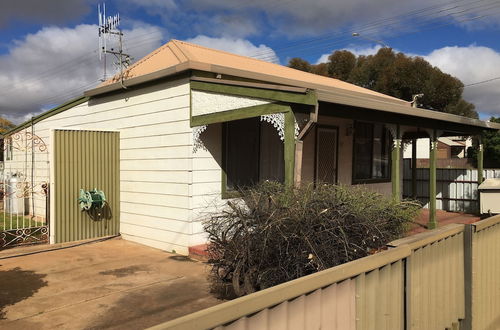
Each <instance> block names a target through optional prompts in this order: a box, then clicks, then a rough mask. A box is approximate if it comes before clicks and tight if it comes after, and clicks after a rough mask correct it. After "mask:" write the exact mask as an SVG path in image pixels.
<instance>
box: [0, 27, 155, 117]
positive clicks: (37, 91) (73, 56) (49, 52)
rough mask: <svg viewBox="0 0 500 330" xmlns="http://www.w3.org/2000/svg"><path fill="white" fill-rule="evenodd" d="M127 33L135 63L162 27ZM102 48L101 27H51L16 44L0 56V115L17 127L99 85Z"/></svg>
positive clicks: (126, 41) (129, 47) (127, 48)
mask: <svg viewBox="0 0 500 330" xmlns="http://www.w3.org/2000/svg"><path fill="white" fill-rule="evenodd" d="M124 33H125V45H126V46H127V47H126V48H125V50H126V51H129V52H130V53H131V55H133V57H135V58H136V59H138V58H141V57H143V56H144V55H145V54H147V53H148V52H150V51H151V50H153V49H155V48H157V47H159V46H160V44H161V40H162V31H161V30H160V29H159V28H157V27H153V26H149V25H144V24H136V26H133V27H132V28H131V29H130V30H125V31H124ZM97 48H98V40H97V27H96V26H95V25H85V24H83V25H78V26H76V27H74V28H59V27H46V28H43V29H41V30H40V31H38V32H36V33H34V34H28V35H26V36H25V37H24V38H23V39H22V40H17V41H15V42H14V43H13V46H12V47H11V48H10V49H9V53H7V54H6V55H2V56H0V67H1V68H2V70H1V71H0V116H5V117H8V118H10V119H12V120H14V121H15V122H17V123H18V122H21V121H22V120H23V119H25V116H31V114H33V113H38V112H40V110H41V109H44V108H47V107H50V106H55V105H58V104H60V103H62V102H64V101H67V100H69V99H71V98H72V97H76V96H79V95H82V93H83V91H84V90H86V89H89V88H91V87H93V86H95V85H96V84H98V83H99V79H100V78H102V64H101V63H100V62H99V60H98V55H97ZM109 59H110V60H109V61H108V62H111V61H112V59H111V57H110V58H109ZM110 70H111V69H110ZM108 73H109V72H108Z"/></svg>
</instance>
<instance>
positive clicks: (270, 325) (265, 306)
mask: <svg viewBox="0 0 500 330" xmlns="http://www.w3.org/2000/svg"><path fill="white" fill-rule="evenodd" d="M409 255H410V249H409V248H408V247H407V246H400V247H398V248H396V249H391V250H388V251H384V252H381V253H377V254H375V255H372V256H369V257H365V258H361V259H358V260H354V261H351V262H348V263H346V264H343V265H339V266H337V267H333V268H330V269H327V270H324V271H321V272H318V273H315V274H312V275H309V276H305V277H302V278H299V279H296V280H293V281H290V282H286V283H283V284H280V285H277V286H275V287H272V288H269V289H265V290H262V291H259V292H256V293H253V294H250V295H248V296H245V297H241V298H238V299H235V300H232V301H228V302H226V303H223V304H220V305H217V306H214V307H211V308H208V309H205V310H202V311H199V312H196V313H193V314H190V315H187V316H184V317H181V318H179V319H176V320H173V321H170V322H167V323H164V324H160V325H158V326H156V327H153V329H214V328H215V329H231V330H236V329H263V330H265V329H332V330H341V329H342V330H343V329H348V330H349V329H353V330H354V329H377V330H378V329H382V330H383V329H386V330H392V329H401V328H402V324H403V322H404V321H403V320H404V307H403V306H404V304H403V301H404V267H403V263H404V259H405V258H406V257H408V256H409Z"/></svg>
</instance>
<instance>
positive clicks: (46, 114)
mask: <svg viewBox="0 0 500 330" xmlns="http://www.w3.org/2000/svg"><path fill="white" fill-rule="evenodd" d="M89 99H90V98H89V97H87V96H80V97H78V98H75V99H72V100H70V101H68V102H66V103H63V104H61V105H59V106H57V107H55V108H52V109H50V110H48V111H46V112H44V113H42V114H40V115H38V116H36V117H33V119H30V120H27V121H25V122H24V123H22V124H20V125H18V126H16V127H14V128H12V129H11V130H9V131H7V132H5V133H4V136H7V135H10V134H12V133H15V132H17V131H19V130H21V129H23V128H26V127H29V126H31V125H32V124H36V123H38V122H40V121H42V120H44V119H47V118H49V117H52V116H54V115H57V114H58V113H61V112H63V111H66V110H68V109H71V108H73V107H75V106H77V105H79V104H82V103H84V102H87V101H88V100H89Z"/></svg>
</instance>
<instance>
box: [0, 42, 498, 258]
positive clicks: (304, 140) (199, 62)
mask: <svg viewBox="0 0 500 330" xmlns="http://www.w3.org/2000/svg"><path fill="white" fill-rule="evenodd" d="M497 129H500V125H499V124H495V123H488V122H484V121H480V120H475V119H470V118H464V117H460V116H455V115H451V114H446V113H442V112H435V111H429V110H424V109H415V108H412V107H411V105H410V103H409V102H406V101H403V100H400V99H397V98H394V97H391V96H387V95H383V94H380V93H377V92H374V91H371V90H368V89H364V88H361V87H358V86H355V85H352V84H349V83H346V82H342V81H339V80H336V79H331V78H327V77H323V76H318V75H314V74H310V73H306V72H302V71H298V70H294V69H291V68H287V67H284V66H281V65H277V64H272V63H268V62H264V61H260V60H257V59H253V58H248V57H244V56H238V55H234V54H230V53H227V52H222V51H217V50H214V49H210V48H205V47H201V46H198V45H195V44H191V43H187V42H182V41H177V40H172V41H170V42H169V43H167V44H165V45H164V46H162V47H160V48H159V49H157V50H155V51H154V52H152V53H151V54H149V55H147V56H146V57H144V58H143V59H141V60H139V61H138V62H137V63H135V64H134V65H132V66H131V67H129V68H128V69H127V70H126V71H125V72H124V73H123V75H118V76H116V77H114V78H113V79H110V80H109V81H106V82H105V83H103V84H102V85H100V86H98V87H97V88H94V89H92V90H89V91H87V92H85V95H84V96H83V97H81V98H78V99H75V100H72V101H70V102H68V103H66V104H63V105H61V106H59V107H56V108H54V109H52V110H50V111H48V112H46V113H44V114H42V115H40V116H38V117H36V118H34V119H33V120H31V121H29V122H26V123H24V124H21V125H20V126H18V127H16V128H14V129H13V130H11V131H10V132H8V134H7V137H8V138H7V141H8V143H9V144H10V145H11V149H13V152H12V155H10V156H9V157H8V160H6V171H7V172H8V173H11V174H12V173H17V174H18V178H20V180H22V181H23V182H32V184H31V185H30V187H32V188H33V189H34V190H35V188H34V187H35V186H37V182H38V183H43V182H45V183H49V186H50V198H46V197H37V196H35V197H33V198H32V200H31V202H30V210H31V211H30V212H33V213H36V214H37V215H39V216H40V217H41V218H43V217H45V219H46V220H45V221H46V223H47V225H48V224H50V228H49V229H48V231H50V237H51V241H52V242H61V241H67V240H75V239H83V238H90V237H98V236H103V235H111V234H117V233H120V234H121V235H122V236H123V238H125V239H129V240H132V241H135V242H139V243H142V244H146V245H149V246H153V247H156V248H160V249H164V250H169V251H171V250H175V251H176V252H178V253H183V254H186V253H187V252H188V247H189V246H194V245H198V244H201V243H204V242H205V239H206V234H205V233H204V230H203V225H202V221H203V219H204V218H206V217H207V216H209V214H210V211H212V210H214V208H216V207H218V206H219V205H221V204H223V203H225V199H226V198H231V197H234V196H236V194H235V189H236V188H237V187H238V186H242V185H251V184H252V183H255V182H257V181H261V180H268V179H270V180H278V181H282V182H284V183H285V184H287V185H290V186H291V185H294V184H301V183H303V182H331V183H339V184H346V185H352V184H363V185H365V186H366V187H367V188H369V189H372V190H374V191H378V192H380V193H383V194H386V195H389V196H393V197H394V198H396V199H398V198H400V196H401V186H402V178H401V174H400V173H401V167H402V161H401V159H402V146H403V144H405V143H407V142H408V141H411V140H412V139H417V138H429V137H430V138H431V139H432V143H431V149H430V154H431V175H430V187H431V195H434V196H435V180H436V177H435V161H433V160H432V159H434V160H435V159H436V153H437V148H436V144H437V141H438V140H437V138H438V137H446V136H457V135H467V136H469V135H479V134H481V132H482V131H483V130H497ZM28 140H29V141H31V142H27V141H28ZM16 141H17V142H16ZM19 141H21V142H19ZM16 143H17V144H18V146H19V145H21V146H22V145H25V146H29V147H27V148H21V147H18V148H16V147H14V148H12V145H13V144H16ZM30 143H31V144H30ZM40 146H41V147H40ZM432 164H434V167H432ZM94 188H97V189H99V190H102V191H103V192H104V193H105V194H106V198H107V200H108V204H109V207H110V211H109V215H108V216H106V217H103V216H102V215H101V214H99V217H98V218H97V220H96V218H95V217H92V215H90V214H86V213H85V212H84V211H80V209H78V202H77V199H78V198H79V197H78V196H79V195H78V194H79V189H83V190H90V189H94ZM432 189H434V191H432ZM34 190H33V191H34ZM37 191H39V190H37ZM432 192H434V193H432ZM35 195H36V194H35ZM37 198H38V199H37ZM43 198H45V199H46V200H48V199H50V201H48V202H47V203H45V204H44V202H43ZM32 204H36V205H35V206H33V205H32ZM433 212H434V213H433ZM430 214H431V218H430V223H431V225H436V223H435V204H434V207H433V206H432V202H431V212H430ZM47 219H49V220H47ZM103 219H105V220H103Z"/></svg>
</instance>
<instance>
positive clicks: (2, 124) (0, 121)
mask: <svg viewBox="0 0 500 330" xmlns="http://www.w3.org/2000/svg"><path fill="white" fill-rule="evenodd" d="M15 126H16V125H14V124H13V123H12V122H11V121H9V120H7V119H5V118H2V117H0V135H2V134H4V133H5V132H7V131H8V130H10V129H11V128H13V127H15Z"/></svg>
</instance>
